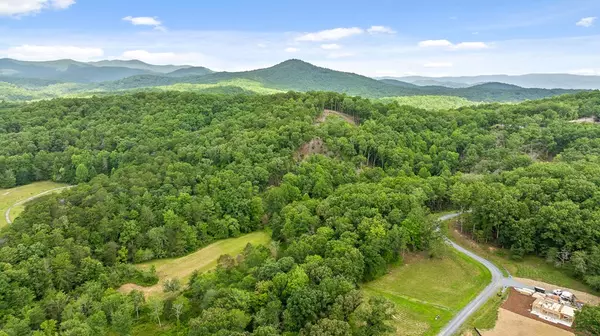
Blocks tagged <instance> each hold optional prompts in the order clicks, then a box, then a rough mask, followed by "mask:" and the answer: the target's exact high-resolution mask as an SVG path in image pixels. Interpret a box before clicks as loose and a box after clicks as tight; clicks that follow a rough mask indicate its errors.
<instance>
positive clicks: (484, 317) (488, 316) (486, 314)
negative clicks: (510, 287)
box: [456, 291, 508, 335]
mask: <svg viewBox="0 0 600 336" xmlns="http://www.w3.org/2000/svg"><path fill="white" fill-rule="evenodd" d="M507 297H508V291H506V292H504V293H498V295H494V296H492V297H491V298H490V299H489V300H488V301H487V302H486V303H484V304H483V306H481V307H480V308H479V309H478V310H477V311H476V312H475V314H473V315H471V317H469V319H468V320H467V321H466V322H465V323H464V324H463V325H462V326H461V328H460V331H459V332H457V333H456V335H463V334H464V332H465V331H467V330H472V329H473V328H477V329H479V330H491V329H494V327H495V326H496V321H498V310H499V309H500V306H501V305H502V303H503V302H504V300H506V298H507Z"/></svg>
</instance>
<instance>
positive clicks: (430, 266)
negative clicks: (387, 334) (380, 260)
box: [363, 249, 491, 336]
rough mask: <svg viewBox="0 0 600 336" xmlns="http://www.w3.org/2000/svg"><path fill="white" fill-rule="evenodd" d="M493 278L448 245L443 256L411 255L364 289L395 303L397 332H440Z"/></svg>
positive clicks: (406, 333)
mask: <svg viewBox="0 0 600 336" xmlns="http://www.w3.org/2000/svg"><path fill="white" fill-rule="evenodd" d="M490 281H491V274H490V273H489V271H488V270H487V269H486V268H485V267H484V266H483V265H481V264H479V263H477V262H476V261H475V260H473V259H471V258H469V257H467V256H465V255H463V254H460V253H458V252H457V251H454V250H450V249H448V251H447V252H446V255H445V256H444V257H443V258H441V259H430V258H427V257H424V256H411V257H409V258H407V260H406V264H405V265H402V266H396V267H393V268H392V269H391V270H390V272H389V273H388V274H387V275H385V276H383V277H382V278H380V279H377V280H375V281H372V282H369V283H367V284H365V285H364V286H363V289H364V290H365V291H366V292H367V293H368V294H370V295H380V296H383V297H385V298H387V299H389V300H390V301H392V302H394V303H395V305H396V309H397V312H396V314H395V315H394V320H395V325H396V329H397V331H396V335H407V336H408V335H411V336H412V335H415V336H416V335H436V334H437V333H438V332H439V331H440V330H441V329H442V328H443V327H444V326H445V325H446V324H447V323H448V322H449V321H450V320H451V319H452V317H453V316H454V315H455V314H456V313H458V312H459V311H460V309H461V308H463V307H464V306H465V305H467V303H469V302H470V301H471V300H472V299H474V298H475V297H476V296H477V294H479V292H480V291H481V290H483V289H484V288H485V287H486V286H487V285H488V284H489V283H490ZM438 316H439V318H437V319H436V317H438Z"/></svg>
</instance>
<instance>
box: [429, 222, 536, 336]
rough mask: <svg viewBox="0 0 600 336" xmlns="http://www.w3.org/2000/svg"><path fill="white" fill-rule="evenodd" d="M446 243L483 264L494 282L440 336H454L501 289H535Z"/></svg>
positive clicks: (454, 245)
mask: <svg viewBox="0 0 600 336" xmlns="http://www.w3.org/2000/svg"><path fill="white" fill-rule="evenodd" d="M457 216H460V213H453V214H449V215H444V216H442V217H440V218H439V219H438V220H439V221H440V222H443V221H447V220H449V219H452V218H455V217H457ZM446 242H447V243H448V244H449V245H450V246H452V247H453V248H454V249H456V250H457V251H459V252H461V253H464V254H466V255H467V256H469V257H471V258H473V259H475V260H477V261H478V262H479V263H481V264H483V266H485V267H486V268H487V269H488V270H489V271H490V273H492V282H491V283H490V284H489V285H488V286H487V287H486V288H485V289H484V290H483V291H482V292H481V293H479V295H477V297H476V298H475V299H473V300H472V301H471V302H469V304H467V305H466V306H465V307H464V308H463V309H462V310H461V311H460V312H458V314H456V316H454V318H453V319H452V320H450V322H448V324H447V325H446V327H444V329H442V330H441V331H440V333H439V334H438V335H439V336H452V335H454V334H455V333H456V332H458V330H459V329H460V327H461V326H462V325H463V324H464V323H465V322H466V321H467V319H468V318H469V317H470V316H471V315H472V314H473V313H475V312H476V311H477V309H478V308H479V307H481V306H482V305H483V304H484V303H485V302H486V301H487V300H489V299H490V298H491V297H492V296H494V295H496V294H497V293H498V292H499V291H500V290H501V289H503V288H506V287H521V288H530V289H533V287H531V286H528V285H526V284H523V283H520V282H518V281H516V280H514V279H513V278H512V276H510V275H509V276H508V277H505V276H504V274H502V271H501V270H500V269H499V268H498V267H496V265H494V264H492V263H491V262H490V261H489V260H487V259H484V258H482V257H480V256H478V255H476V254H475V253H473V252H471V251H469V250H467V249H465V248H463V247H462V246H460V245H458V244H456V243H454V242H453V241H451V240H450V239H448V238H446Z"/></svg>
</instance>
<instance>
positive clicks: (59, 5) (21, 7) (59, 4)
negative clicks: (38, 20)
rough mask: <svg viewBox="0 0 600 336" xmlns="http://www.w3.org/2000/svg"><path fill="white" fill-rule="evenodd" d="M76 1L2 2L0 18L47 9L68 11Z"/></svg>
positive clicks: (2, 0)
mask: <svg viewBox="0 0 600 336" xmlns="http://www.w3.org/2000/svg"><path fill="white" fill-rule="evenodd" d="M73 4H75V0H0V16H13V15H15V16H18V15H27V14H35V13H39V12H41V11H42V10H45V9H56V10H59V9H66V8H69V7H70V6H71V5H73Z"/></svg>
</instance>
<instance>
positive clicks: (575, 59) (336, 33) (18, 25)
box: [0, 0, 600, 76]
mask: <svg viewBox="0 0 600 336" xmlns="http://www.w3.org/2000/svg"><path fill="white" fill-rule="evenodd" d="M596 17H600V1H598V0H566V1H563V0H527V1H524V0H519V1H517V0H504V1H488V0H479V1H474V0H454V1H453V0H446V1H443V0H421V1H402V0H396V1H392V0H371V1H364V0H363V1H355V0H346V1H338V0H334V1H327V0H320V1H316V0H303V1H281V0H279V1H275V0H255V1H241V0H239V1H233V0H220V1H206V0H200V1H199V0H185V1H184V0H171V1H164V0H146V1H141V0H127V1H125V0H101V1H100V0H0V57H12V58H18V59H24V60H49V59H60V58H72V59H77V60H81V61H91V60H99V59H133V58H135V59H140V60H142V61H146V62H150V63H157V64H171V63H173V64H191V65H202V66H207V67H210V68H213V69H215V70H229V71H237V70H247V69H252V68H258V67H265V66H270V65H273V64H275V63H277V62H280V61H283V60H286V59H289V58H300V59H303V60H306V61H309V62H311V63H314V64H317V65H321V66H325V67H329V68H333V69H337V70H343V71H351V72H356V73H361V74H364V75H368V76H402V75H413V74H418V75H430V76H443V75H476V74H495V73H508V74H521V73H532V72H538V73H539V72H545V73H548V72H569V73H581V74H600V57H599V56H598V55H600V21H597V20H596Z"/></svg>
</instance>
